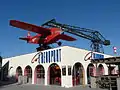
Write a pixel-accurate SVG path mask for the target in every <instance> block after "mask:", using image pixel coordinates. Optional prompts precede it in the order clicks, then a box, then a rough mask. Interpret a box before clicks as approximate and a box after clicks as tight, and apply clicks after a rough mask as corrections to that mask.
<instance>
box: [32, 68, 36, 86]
mask: <svg viewBox="0 0 120 90" xmlns="http://www.w3.org/2000/svg"><path fill="white" fill-rule="evenodd" d="M34 77H35V75H34V69H32V84H35V83H34Z"/></svg>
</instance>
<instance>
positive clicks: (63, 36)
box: [46, 33, 76, 44]
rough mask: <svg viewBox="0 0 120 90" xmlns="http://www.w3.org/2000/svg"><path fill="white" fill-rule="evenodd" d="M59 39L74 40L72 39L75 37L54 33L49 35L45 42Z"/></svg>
mask: <svg viewBox="0 0 120 90" xmlns="http://www.w3.org/2000/svg"><path fill="white" fill-rule="evenodd" d="M59 39H62V40H66V41H74V40H76V39H75V38H73V37H71V36H68V35H65V34H59V33H56V34H54V35H49V36H48V37H47V42H46V43H49V44H51V43H55V42H57V41H58V40H59Z"/></svg>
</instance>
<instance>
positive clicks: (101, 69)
mask: <svg viewBox="0 0 120 90" xmlns="http://www.w3.org/2000/svg"><path fill="white" fill-rule="evenodd" d="M104 73H105V70H104V67H103V65H102V64H100V65H99V66H98V76H100V75H104Z"/></svg>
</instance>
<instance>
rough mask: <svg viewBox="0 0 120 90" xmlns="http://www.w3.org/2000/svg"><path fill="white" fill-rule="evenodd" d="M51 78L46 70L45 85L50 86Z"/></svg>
mask: <svg viewBox="0 0 120 90" xmlns="http://www.w3.org/2000/svg"><path fill="white" fill-rule="evenodd" d="M48 80H49V76H48V70H47V69H46V68H45V85H49V81H48Z"/></svg>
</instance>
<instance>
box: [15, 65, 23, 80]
mask: <svg viewBox="0 0 120 90" xmlns="http://www.w3.org/2000/svg"><path fill="white" fill-rule="evenodd" d="M19 76H22V68H21V67H20V66H18V67H17V69H16V81H18V77H19Z"/></svg>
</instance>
